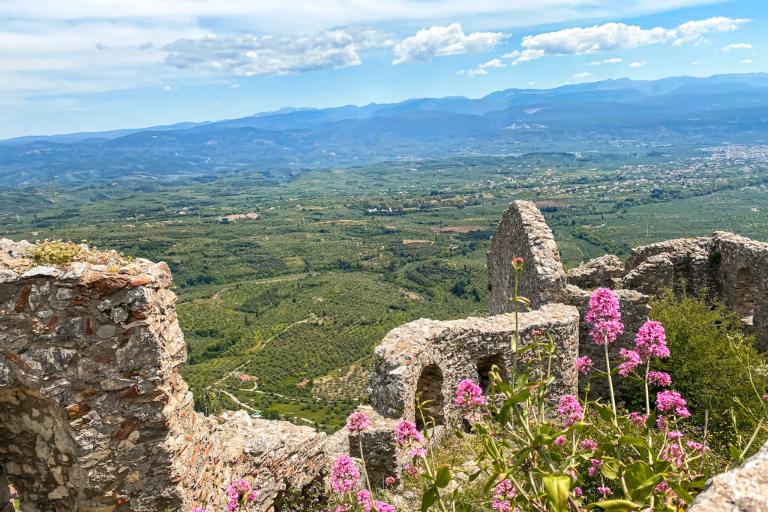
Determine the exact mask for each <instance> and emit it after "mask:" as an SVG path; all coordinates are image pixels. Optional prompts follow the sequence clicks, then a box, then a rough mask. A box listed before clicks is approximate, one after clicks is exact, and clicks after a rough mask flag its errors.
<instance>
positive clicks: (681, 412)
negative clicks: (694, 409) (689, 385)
mask: <svg viewBox="0 0 768 512" xmlns="http://www.w3.org/2000/svg"><path fill="white" fill-rule="evenodd" d="M686 405H687V403H686V401H685V400H684V399H683V397H682V396H680V393H678V392H677V391H660V392H659V393H658V394H657V395H656V407H657V408H658V409H659V411H661V412H667V413H672V414H674V415H675V416H679V417H681V418H687V417H689V416H690V415H691V413H690V412H688V408H687V407H686Z"/></svg>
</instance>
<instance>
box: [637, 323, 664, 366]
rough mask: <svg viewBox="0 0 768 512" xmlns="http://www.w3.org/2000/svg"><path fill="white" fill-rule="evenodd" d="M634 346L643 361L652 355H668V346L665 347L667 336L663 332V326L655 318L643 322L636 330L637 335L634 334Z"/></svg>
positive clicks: (659, 356) (661, 356)
mask: <svg viewBox="0 0 768 512" xmlns="http://www.w3.org/2000/svg"><path fill="white" fill-rule="evenodd" d="M635 348H636V350H637V352H638V353H639V354H640V357H642V359H643V361H647V360H648V359H651V358H653V357H658V358H665V357H669V355H670V354H669V347H667V336H666V334H665V332H664V326H662V325H661V324H660V323H659V322H657V321H656V320H648V321H647V322H645V323H644V324H643V325H642V326H641V327H640V329H639V330H638V331H637V336H635Z"/></svg>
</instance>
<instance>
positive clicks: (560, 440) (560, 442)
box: [555, 436, 568, 446]
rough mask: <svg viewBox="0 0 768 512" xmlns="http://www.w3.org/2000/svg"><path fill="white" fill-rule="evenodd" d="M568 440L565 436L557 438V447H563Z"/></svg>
mask: <svg viewBox="0 0 768 512" xmlns="http://www.w3.org/2000/svg"><path fill="white" fill-rule="evenodd" d="M567 440H568V439H567V438H566V437H565V436H557V437H556V438H555V446H563V445H564V444H565V442H566V441H567Z"/></svg>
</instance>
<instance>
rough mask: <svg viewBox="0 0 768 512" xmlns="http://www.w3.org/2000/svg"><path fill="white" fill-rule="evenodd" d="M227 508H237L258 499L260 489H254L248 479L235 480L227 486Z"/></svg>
mask: <svg viewBox="0 0 768 512" xmlns="http://www.w3.org/2000/svg"><path fill="white" fill-rule="evenodd" d="M226 492H227V499H228V500H227V510H230V511H232V510H237V509H238V508H240V504H242V503H248V502H251V501H256V498H258V496H259V492H258V491H254V490H253V489H252V488H251V484H249V483H248V482H247V481H246V480H243V479H242V478H240V479H238V480H234V481H233V482H232V483H231V484H229V485H228V486H227V491H226Z"/></svg>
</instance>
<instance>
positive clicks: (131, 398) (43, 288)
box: [0, 240, 325, 512]
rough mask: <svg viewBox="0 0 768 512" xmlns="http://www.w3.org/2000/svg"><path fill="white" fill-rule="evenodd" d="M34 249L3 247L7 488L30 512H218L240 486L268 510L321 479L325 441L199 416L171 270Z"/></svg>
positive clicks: (236, 419) (0, 448) (1, 407)
mask: <svg viewBox="0 0 768 512" xmlns="http://www.w3.org/2000/svg"><path fill="white" fill-rule="evenodd" d="M32 249H33V248H32V247H31V246H30V245H29V244H26V243H12V242H10V241H8V240H0V475H4V476H5V477H7V479H8V481H9V482H10V483H11V484H12V485H14V486H15V487H16V489H17V490H18V492H19V495H20V498H21V502H22V504H23V507H24V510H29V511H33V510H34V511H39V512H46V511H71V510H78V511H81V512H89V511H91V512H96V511H99V512H109V511H142V512H143V511H147V512H149V511H153V512H154V511H164V510H175V509H177V508H179V507H181V508H185V509H188V508H190V507H192V506H194V505H197V504H202V503H203V502H206V501H207V502H208V504H209V505H210V506H212V507H213V508H216V509H221V508H222V507H223V506H224V500H225V496H224V493H223V492H222V490H223V487H224V486H226V484H227V483H228V482H230V481H231V480H232V479H234V478H246V479H247V480H250V481H251V482H253V483H254V484H255V487H256V488H258V489H260V490H261V492H262V494H261V497H260V503H259V506H260V508H261V509H262V510H268V509H269V508H270V507H271V506H272V503H273V502H274V500H275V499H276V497H277V496H278V495H279V494H280V493H281V492H283V490H284V489H285V488H286V487H289V486H298V487H299V488H300V487H301V486H302V485H305V484H306V483H309V481H311V480H312V479H314V478H316V477H317V475H318V474H319V473H320V472H321V471H323V470H324V468H325V453H324V452H323V442H324V440H325V435H324V434H318V433H315V432H314V431H313V430H312V429H308V428H306V427H297V426H294V425H291V424H289V423H286V422H269V421H265V420H252V419H251V418H249V417H248V416H247V415H245V414H244V413H239V414H234V415H231V416H230V417H222V418H209V417H205V416H203V415H201V414H198V413H196V412H195V411H194V410H193V404H192V396H191V393H190V392H189V390H188V388H187V385H186V383H185V382H184V380H183V379H182V378H181V377H180V375H179V372H178V366H179V365H180V364H181V363H183V362H184V360H185V357H186V345H185V343H184V337H183V335H182V332H181V330H180V328H179V325H178V322H177V320H176V311H175V296H174V294H173V293H172V292H171V291H170V289H169V288H170V284H171V275H170V271H169V269H168V267H167V266H166V265H165V264H164V263H159V264H154V263H151V262H149V261H146V260H136V261H133V262H125V261H122V260H121V259H120V258H117V257H116V255H114V254H113V255H108V254H107V255H102V256H99V257H100V258H103V259H104V261H103V262H91V263H86V262H72V263H69V264H67V265H64V266H60V267H56V266H38V265H36V264H35V262H34V261H33V260H32V259H31V258H30V253H31V250H32ZM4 501H5V502H4ZM9 507H10V505H9V503H8V498H7V492H6V485H5V480H4V479H3V482H0V510H4V509H6V508H9Z"/></svg>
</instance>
